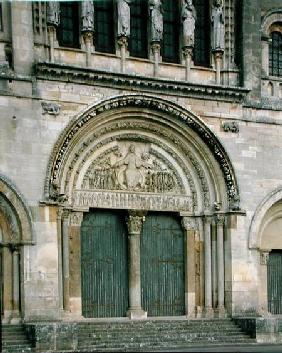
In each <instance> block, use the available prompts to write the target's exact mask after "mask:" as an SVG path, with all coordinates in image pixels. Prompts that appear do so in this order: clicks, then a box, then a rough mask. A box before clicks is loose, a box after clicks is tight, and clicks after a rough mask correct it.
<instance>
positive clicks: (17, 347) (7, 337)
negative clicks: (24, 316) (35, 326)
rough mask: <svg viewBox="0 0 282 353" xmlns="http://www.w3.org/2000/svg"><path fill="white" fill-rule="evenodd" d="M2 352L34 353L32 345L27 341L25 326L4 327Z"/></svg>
mask: <svg viewBox="0 0 282 353" xmlns="http://www.w3.org/2000/svg"><path fill="white" fill-rule="evenodd" d="M2 352H3V353H6V352H7V353H18V352H22V353H25V352H33V348H32V345H31V343H30V342H29V340H28V339H27V336H26V333H25V330H24V326H23V325H3V326H2Z"/></svg>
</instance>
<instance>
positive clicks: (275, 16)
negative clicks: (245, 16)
mask: <svg viewBox="0 0 282 353" xmlns="http://www.w3.org/2000/svg"><path fill="white" fill-rule="evenodd" d="M275 22H280V23H282V8H278V9H275V10H271V11H269V12H268V13H266V14H265V15H264V17H263V18H262V22H261V34H262V36H263V37H268V36H269V34H270V33H269V30H270V27H271V25H272V24H273V23H275Z"/></svg>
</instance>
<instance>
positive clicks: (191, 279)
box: [182, 217, 197, 317]
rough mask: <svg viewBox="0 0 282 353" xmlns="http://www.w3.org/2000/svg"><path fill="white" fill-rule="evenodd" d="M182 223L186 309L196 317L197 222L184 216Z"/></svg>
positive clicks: (188, 313)
mask: <svg viewBox="0 0 282 353" xmlns="http://www.w3.org/2000/svg"><path fill="white" fill-rule="evenodd" d="M182 225H183V228H184V229H185V231H186V239H185V265H186V266H185V311H186V315H187V316H188V317H195V308H196V268H195V232H196V230H197V222H196V220H195V218H194V217H183V218H182Z"/></svg>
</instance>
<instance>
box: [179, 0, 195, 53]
mask: <svg viewBox="0 0 282 353" xmlns="http://www.w3.org/2000/svg"><path fill="white" fill-rule="evenodd" d="M181 17H182V21H183V46H184V47H194V43H195V23H196V10H195V7H194V5H193V2H192V0H184V2H183V5H182V15H181Z"/></svg>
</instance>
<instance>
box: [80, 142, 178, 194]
mask: <svg viewBox="0 0 282 353" xmlns="http://www.w3.org/2000/svg"><path fill="white" fill-rule="evenodd" d="M141 147H143V148H140V146H139V148H137V147H136V146H135V144H134V143H130V144H129V145H128V146H127V147H126V149H125V148H123V150H124V152H123V153H122V152H121V149H120V147H119V146H116V147H115V148H114V150H111V151H109V152H108V153H106V155H105V154H103V156H102V157H100V158H98V160H95V161H94V162H93V163H92V165H91V166H90V167H89V169H88V170H87V172H86V174H85V176H84V178H83V184H82V188H83V189H84V190H93V189H94V190H126V191H135V192H136V191H137V192H153V193H169V192H171V193H180V192H181V189H182V188H181V186H180V183H179V181H178V180H177V177H176V174H175V172H174V171H173V170H172V169H171V168H170V167H169V166H167V165H166V164H165V163H164V162H163V161H161V160H160V159H159V158H157V157H156V156H154V155H153V153H150V152H149V151H148V148H147V149H146V148H144V146H141Z"/></svg>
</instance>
